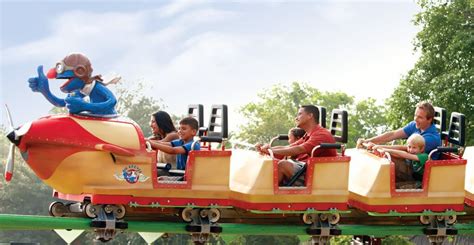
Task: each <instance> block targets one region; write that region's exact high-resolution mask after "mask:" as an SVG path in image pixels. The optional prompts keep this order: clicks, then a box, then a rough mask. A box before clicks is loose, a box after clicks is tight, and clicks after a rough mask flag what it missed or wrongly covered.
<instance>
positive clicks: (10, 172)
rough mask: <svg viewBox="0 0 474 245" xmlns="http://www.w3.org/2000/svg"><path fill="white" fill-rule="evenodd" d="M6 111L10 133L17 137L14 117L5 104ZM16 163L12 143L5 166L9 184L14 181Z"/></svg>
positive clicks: (6, 178)
mask: <svg viewBox="0 0 474 245" xmlns="http://www.w3.org/2000/svg"><path fill="white" fill-rule="evenodd" d="M5 109H6V111H7V118H8V123H9V126H10V132H13V133H14V135H16V134H15V131H16V130H15V128H14V127H13V120H12V116H11V114H10V110H9V109H8V106H7V104H5ZM10 134H11V133H10ZM15 138H16V137H15ZM14 161H15V144H13V143H10V151H9V152H8V158H7V162H6V165H5V180H6V181H8V182H9V181H10V180H11V179H12V176H13V165H14Z"/></svg>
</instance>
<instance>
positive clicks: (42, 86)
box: [28, 65, 50, 95]
mask: <svg viewBox="0 0 474 245" xmlns="http://www.w3.org/2000/svg"><path fill="white" fill-rule="evenodd" d="M37 71H38V76H37V77H32V78H30V79H28V83H29V85H30V88H31V90H33V92H40V93H42V94H45V95H46V94H49V93H50V91H49V82H48V78H47V77H46V76H45V75H44V72H43V66H42V65H40V66H38V69H37Z"/></svg>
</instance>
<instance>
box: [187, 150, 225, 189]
mask: <svg viewBox="0 0 474 245" xmlns="http://www.w3.org/2000/svg"><path fill="white" fill-rule="evenodd" d="M229 171H230V156H225V157H196V158H195V162H194V172H193V176H192V181H193V185H192V188H193V189H204V190H209V191H212V190H220V191H224V190H228V189H229V188H228V186H229Z"/></svg>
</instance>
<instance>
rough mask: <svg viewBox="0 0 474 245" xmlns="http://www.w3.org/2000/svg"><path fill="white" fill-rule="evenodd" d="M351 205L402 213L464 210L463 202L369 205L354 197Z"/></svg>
mask: <svg viewBox="0 0 474 245" xmlns="http://www.w3.org/2000/svg"><path fill="white" fill-rule="evenodd" d="M349 206H351V207H355V208H357V209H360V210H362V211H368V212H378V213H388V212H390V211H397V212H400V213H419V212H423V211H424V210H431V211H433V212H444V211H446V210H448V209H452V210H454V211H459V212H461V211H463V210H464V205H463V204H409V205H369V204H365V203H362V202H359V201H356V200H353V199H350V200H349Z"/></svg>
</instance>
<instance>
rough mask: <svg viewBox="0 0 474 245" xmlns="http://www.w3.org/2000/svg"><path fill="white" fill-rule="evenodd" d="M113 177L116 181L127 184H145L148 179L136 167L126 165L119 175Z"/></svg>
mask: <svg viewBox="0 0 474 245" xmlns="http://www.w3.org/2000/svg"><path fill="white" fill-rule="evenodd" d="M114 176H115V178H116V179H117V180H119V181H127V182H128V183H129V184H135V183H137V182H145V181H147V180H148V179H149V178H150V177H147V176H145V175H144V174H143V173H142V170H141V169H140V168H139V167H138V166H137V165H128V166H127V167H125V168H123V169H122V173H121V174H114Z"/></svg>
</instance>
